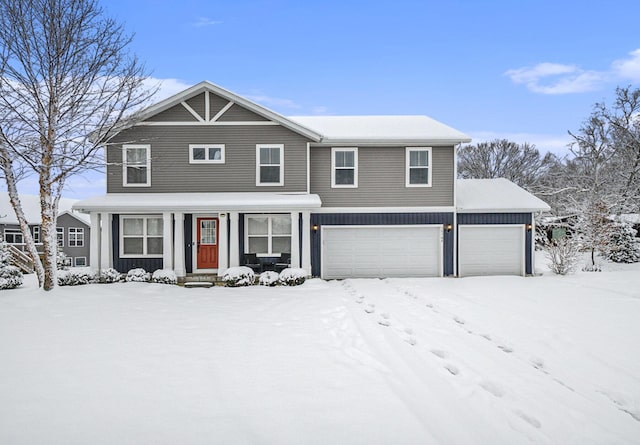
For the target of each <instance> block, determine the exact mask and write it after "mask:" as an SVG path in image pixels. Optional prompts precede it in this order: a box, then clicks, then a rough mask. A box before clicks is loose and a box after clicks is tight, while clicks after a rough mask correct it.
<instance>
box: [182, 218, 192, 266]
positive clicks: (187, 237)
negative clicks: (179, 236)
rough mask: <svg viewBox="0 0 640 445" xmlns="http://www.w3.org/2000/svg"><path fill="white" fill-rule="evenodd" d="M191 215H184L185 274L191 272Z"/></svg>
mask: <svg viewBox="0 0 640 445" xmlns="http://www.w3.org/2000/svg"><path fill="white" fill-rule="evenodd" d="M192 246H193V215H191V213H186V214H185V215H184V255H185V257H184V267H185V269H186V270H187V273H192V272H193V250H192Z"/></svg>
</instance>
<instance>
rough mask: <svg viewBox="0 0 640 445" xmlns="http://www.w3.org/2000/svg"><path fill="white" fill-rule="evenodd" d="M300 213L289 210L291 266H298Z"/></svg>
mask: <svg viewBox="0 0 640 445" xmlns="http://www.w3.org/2000/svg"><path fill="white" fill-rule="evenodd" d="M299 218H300V214H299V213H298V212H291V267H300V224H299Z"/></svg>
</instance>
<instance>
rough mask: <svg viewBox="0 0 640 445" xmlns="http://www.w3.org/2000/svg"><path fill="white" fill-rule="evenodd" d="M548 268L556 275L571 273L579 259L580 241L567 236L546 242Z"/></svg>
mask: <svg viewBox="0 0 640 445" xmlns="http://www.w3.org/2000/svg"><path fill="white" fill-rule="evenodd" d="M546 250H547V255H549V268H550V269H551V272H553V273H555V274H557V275H566V274H569V273H573V272H574V271H575V270H576V267H577V266H578V261H579V259H580V243H579V242H578V241H577V240H576V239H575V238H571V237H568V236H564V237H562V238H558V239H554V240H551V241H549V242H547V243H546Z"/></svg>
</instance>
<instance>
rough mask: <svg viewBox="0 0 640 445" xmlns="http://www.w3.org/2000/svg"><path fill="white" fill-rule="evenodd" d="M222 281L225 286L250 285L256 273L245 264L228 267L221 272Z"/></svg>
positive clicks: (253, 281)
mask: <svg viewBox="0 0 640 445" xmlns="http://www.w3.org/2000/svg"><path fill="white" fill-rule="evenodd" d="M222 281H224V284H225V286H227V287H240V286H251V285H252V284H253V283H255V281H256V274H255V273H254V272H253V269H251V268H250V267H247V266H238V267H230V268H229V269H227V270H225V271H224V273H223V274H222Z"/></svg>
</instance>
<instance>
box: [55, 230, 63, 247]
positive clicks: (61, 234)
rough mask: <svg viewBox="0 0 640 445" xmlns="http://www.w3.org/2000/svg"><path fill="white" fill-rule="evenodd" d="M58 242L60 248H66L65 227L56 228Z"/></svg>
mask: <svg viewBox="0 0 640 445" xmlns="http://www.w3.org/2000/svg"><path fill="white" fill-rule="evenodd" d="M56 242H57V243H58V247H64V227H56Z"/></svg>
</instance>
